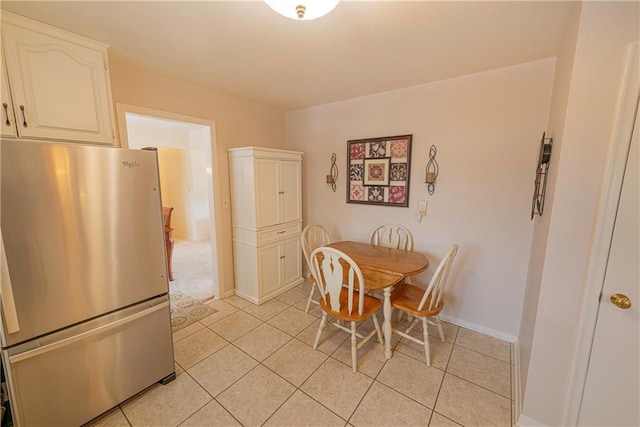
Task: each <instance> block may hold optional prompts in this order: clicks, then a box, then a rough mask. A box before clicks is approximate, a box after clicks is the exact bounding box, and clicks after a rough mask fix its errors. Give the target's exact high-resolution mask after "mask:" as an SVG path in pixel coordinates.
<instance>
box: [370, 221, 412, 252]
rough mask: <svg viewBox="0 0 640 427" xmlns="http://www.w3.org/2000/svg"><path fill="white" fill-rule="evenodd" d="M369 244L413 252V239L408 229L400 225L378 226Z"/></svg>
mask: <svg viewBox="0 0 640 427" xmlns="http://www.w3.org/2000/svg"><path fill="white" fill-rule="evenodd" d="M369 243H371V244H372V245H376V246H385V247H388V248H395V249H402V250H405V251H412V250H413V237H412V236H411V232H410V231H409V229H408V228H406V227H405V226H403V225H400V224H381V225H378V226H376V227H375V228H374V229H373V230H372V231H371V235H370V236H369Z"/></svg>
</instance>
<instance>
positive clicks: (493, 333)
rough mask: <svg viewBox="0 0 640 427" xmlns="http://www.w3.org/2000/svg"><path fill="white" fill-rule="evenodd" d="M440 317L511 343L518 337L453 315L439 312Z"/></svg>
mask: <svg viewBox="0 0 640 427" xmlns="http://www.w3.org/2000/svg"><path fill="white" fill-rule="evenodd" d="M440 319H442V320H444V321H445V322H449V323H453V324H454V325H458V326H462V327H463V328H467V329H471V330H472V331H476V332H480V333H482V334H485V335H489V336H491V337H494V338H499V339H501V340H505V341H509V342H511V343H513V342H516V341H517V339H518V337H516V336H515V335H511V334H505V333H504V332H500V331H496V330H494V329H490V328H486V327H484V326H480V325H476V324H475V323H471V322H467V321H466V320H460V319H456V318H455V317H451V316H447V315H446V314H441V315H440Z"/></svg>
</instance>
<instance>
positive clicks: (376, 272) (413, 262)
mask: <svg viewBox="0 0 640 427" xmlns="http://www.w3.org/2000/svg"><path fill="white" fill-rule="evenodd" d="M327 246H329V247H331V248H335V249H338V250H339V251H342V252H344V253H345V254H347V255H348V256H349V257H351V259H353V260H354V261H355V262H356V264H358V267H360V270H361V271H362V276H363V278H364V282H365V289H366V290H378V289H382V290H383V295H384V303H383V312H384V323H383V326H382V328H383V332H384V354H385V356H386V358H387V359H391V290H392V289H393V287H394V286H395V285H397V284H399V283H402V281H403V280H404V279H405V278H407V277H409V276H413V275H415V274H418V273H421V272H423V271H425V270H427V268H429V258H427V257H426V256H425V255H424V254H421V253H419V252H411V251H405V250H401V249H395V248H387V247H384V246H375V245H372V244H369V243H362V242H352V241H341V242H334V243H330V244H328V245H327Z"/></svg>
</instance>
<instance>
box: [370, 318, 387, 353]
mask: <svg viewBox="0 0 640 427" xmlns="http://www.w3.org/2000/svg"><path fill="white" fill-rule="evenodd" d="M371 317H372V318H373V326H374V327H375V328H376V333H377V334H378V341H379V342H380V344H381V345H382V346H384V339H383V338H382V332H381V331H380V324H379V323H378V318H377V317H376V314H375V313H373V314H372V315H371Z"/></svg>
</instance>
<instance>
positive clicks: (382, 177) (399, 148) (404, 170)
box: [347, 135, 412, 207]
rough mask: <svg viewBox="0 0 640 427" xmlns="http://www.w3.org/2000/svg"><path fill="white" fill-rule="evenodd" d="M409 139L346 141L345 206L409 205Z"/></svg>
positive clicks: (401, 137) (406, 137) (399, 137)
mask: <svg viewBox="0 0 640 427" xmlns="http://www.w3.org/2000/svg"><path fill="white" fill-rule="evenodd" d="M411 136H412V135H403V136H392V137H383V138H371V139H359V140H353V141H347V144H348V153H349V165H348V169H349V185H348V186H347V203H366V204H377V205H387V206H402V207H407V206H409V176H410V170H409V169H410V168H409V166H410V164H411Z"/></svg>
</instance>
